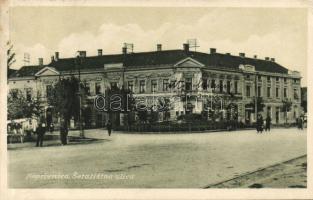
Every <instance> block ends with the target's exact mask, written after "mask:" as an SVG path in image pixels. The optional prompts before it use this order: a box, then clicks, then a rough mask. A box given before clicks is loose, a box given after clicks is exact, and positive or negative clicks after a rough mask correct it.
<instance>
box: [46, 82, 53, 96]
mask: <svg viewBox="0 0 313 200" xmlns="http://www.w3.org/2000/svg"><path fill="white" fill-rule="evenodd" d="M46 94H47V97H50V96H51V95H52V85H46Z"/></svg>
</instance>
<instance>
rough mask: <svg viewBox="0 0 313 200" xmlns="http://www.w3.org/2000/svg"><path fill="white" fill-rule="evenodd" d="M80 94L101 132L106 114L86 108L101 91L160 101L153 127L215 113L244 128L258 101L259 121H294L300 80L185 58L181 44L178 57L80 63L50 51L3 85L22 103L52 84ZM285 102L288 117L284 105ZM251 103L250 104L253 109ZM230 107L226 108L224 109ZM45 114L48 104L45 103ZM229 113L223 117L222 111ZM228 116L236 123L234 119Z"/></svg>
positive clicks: (262, 62)
mask: <svg viewBox="0 0 313 200" xmlns="http://www.w3.org/2000/svg"><path fill="white" fill-rule="evenodd" d="M78 74H80V79H81V81H82V82H83V83H84V84H85V86H86V88H88V89H87V91H88V92H87V93H88V94H87V95H88V99H89V100H90V105H89V114H88V117H87V118H88V120H89V121H88V122H86V123H89V124H90V126H92V127H97V126H98V127H101V126H103V125H104V124H105V121H106V120H107V114H106V113H105V112H102V111H99V110H97V109H95V108H94V107H93V103H92V101H93V100H94V99H95V98H96V96H97V95H100V94H105V91H106V89H107V88H110V87H113V86H117V87H122V86H123V87H127V88H128V89H129V90H131V91H132V92H133V96H134V97H135V98H136V101H140V102H145V103H146V105H148V106H152V105H154V104H156V103H157V102H159V101H162V100H164V99H166V100H167V102H170V103H169V114H167V115H166V116H165V115H164V113H162V112H160V113H159V121H164V120H176V119H177V117H178V116H180V115H185V114H188V113H203V111H209V112H217V111H218V112H221V113H222V117H223V118H227V119H229V118H233V119H235V120H237V121H241V122H243V123H252V122H254V121H255V114H254V110H255V109H258V111H260V110H261V109H260V108H258V107H257V106H255V102H256V99H257V98H260V97H261V98H262V99H263V104H264V108H263V110H262V111H261V112H260V113H261V114H262V115H263V117H266V116H267V115H270V116H271V117H272V123H273V124H282V123H285V121H286V118H287V120H288V122H295V120H296V118H297V117H299V116H300V114H301V112H302V110H301V99H300V98H301V95H300V91H301V76H300V74H299V72H297V71H290V70H288V69H286V68H285V67H283V66H281V65H279V64H278V63H276V62H275V59H273V58H265V59H258V58H257V57H256V56H255V57H254V58H248V57H246V56H245V54H244V53H240V54H239V56H234V55H231V54H228V53H227V54H221V53H217V52H216V49H213V48H212V49H210V51H209V53H201V52H195V51H191V50H190V49H189V46H188V44H184V48H183V49H182V50H162V47H161V45H158V48H157V50H156V51H152V52H141V53H129V52H127V49H126V48H123V50H122V53H121V54H115V55H103V54H102V50H100V49H99V50H98V55H97V56H87V53H86V52H85V51H80V53H79V58H60V57H59V53H58V52H56V54H55V56H54V57H53V58H52V61H51V63H50V64H48V65H43V64H42V61H41V63H40V64H39V65H37V66H24V67H22V68H21V69H20V70H18V71H16V72H14V73H13V74H12V75H11V76H10V78H9V82H8V84H9V89H10V91H11V92H14V91H17V90H20V91H22V92H23V94H24V95H25V97H26V98H28V99H31V98H38V97H40V98H42V99H43V102H46V97H47V95H49V91H50V89H51V87H52V86H53V84H54V83H56V82H57V81H58V80H59V78H60V77H61V76H62V77H70V76H72V75H74V76H78ZM284 100H288V101H290V102H292V106H291V108H290V110H288V112H285V111H284V110H283V109H282V108H283V101H284ZM253 103H254V104H253ZM230 105H231V106H230ZM45 107H46V109H48V108H49V105H48V104H47V103H45ZM229 109H230V110H232V112H227V110H229ZM234 113H235V116H233V115H234Z"/></svg>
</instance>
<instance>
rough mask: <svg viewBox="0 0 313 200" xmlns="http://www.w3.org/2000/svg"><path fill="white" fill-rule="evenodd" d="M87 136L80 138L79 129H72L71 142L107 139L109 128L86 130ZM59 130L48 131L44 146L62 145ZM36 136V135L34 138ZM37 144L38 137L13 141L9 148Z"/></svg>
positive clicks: (84, 142)
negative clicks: (30, 139) (27, 140)
mask: <svg viewBox="0 0 313 200" xmlns="http://www.w3.org/2000/svg"><path fill="white" fill-rule="evenodd" d="M84 133H85V138H86V139H79V130H71V131H69V134H68V137H69V144H70V145H73V144H88V143H90V142H96V141H98V140H103V139H105V136H107V134H108V133H107V130H104V129H90V130H85V131H84ZM59 134H60V133H59V131H54V132H53V133H50V132H48V133H46V134H45V139H44V142H43V146H44V147H51V146H62V145H61V141H60V135H59ZM35 138H36V136H34V139H35ZM35 146H36V139H35V140H34V141H29V142H24V143H11V144H8V149H9V150H13V149H19V148H26V147H35Z"/></svg>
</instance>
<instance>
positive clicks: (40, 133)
mask: <svg viewBox="0 0 313 200" xmlns="http://www.w3.org/2000/svg"><path fill="white" fill-rule="evenodd" d="M36 133H37V142H36V147H38V146H40V147H42V143H43V139H44V135H45V133H46V124H45V123H44V122H41V123H39V126H38V127H37V129H36Z"/></svg>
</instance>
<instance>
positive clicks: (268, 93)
mask: <svg viewBox="0 0 313 200" xmlns="http://www.w3.org/2000/svg"><path fill="white" fill-rule="evenodd" d="M267 97H271V87H267Z"/></svg>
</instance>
